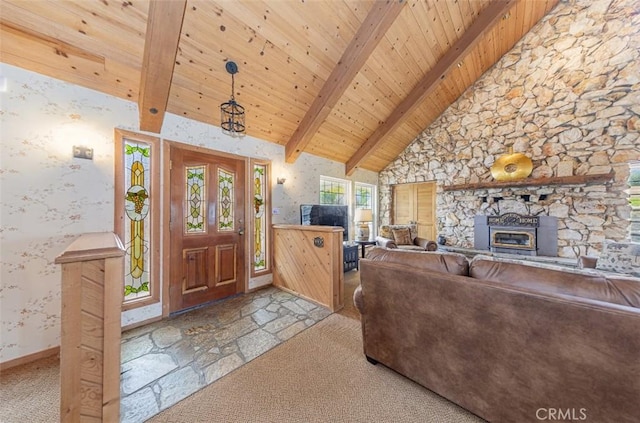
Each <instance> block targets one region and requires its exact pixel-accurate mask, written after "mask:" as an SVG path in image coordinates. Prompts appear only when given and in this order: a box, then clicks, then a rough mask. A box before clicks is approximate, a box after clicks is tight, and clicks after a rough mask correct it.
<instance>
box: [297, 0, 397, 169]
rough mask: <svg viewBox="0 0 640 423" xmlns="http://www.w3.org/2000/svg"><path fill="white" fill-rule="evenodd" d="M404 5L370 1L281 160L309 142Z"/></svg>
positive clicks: (299, 151)
mask: <svg viewBox="0 0 640 423" xmlns="http://www.w3.org/2000/svg"><path fill="white" fill-rule="evenodd" d="M405 4H406V2H405V1H404V0H387V1H386V2H374V5H373V7H372V8H371V10H370V11H369V14H368V15H367V17H366V18H365V20H364V21H363V22H362V25H360V28H358V32H356V35H355V36H354V37H353V39H352V40H351V42H350V43H349V45H348V46H347V48H346V50H345V51H344V53H343V54H342V57H341V58H340V60H339V61H338V64H337V65H336V66H335V67H334V68H333V71H332V72H331V75H329V78H328V79H327V81H326V82H325V83H324V85H323V86H322V88H321V89H320V92H319V93H318V96H317V97H316V98H315V100H314V101H313V103H312V104H311V107H310V108H309V110H307V113H306V114H305V116H304V118H302V121H300V125H299V126H298V128H297V129H296V130H295V132H294V133H293V136H292V137H291V139H290V140H289V141H288V142H287V145H286V146H285V161H286V162H287V163H293V162H295V161H296V159H297V158H298V157H299V156H300V154H301V153H302V151H304V149H305V147H306V146H307V145H308V144H309V141H311V138H312V137H313V136H314V134H315V133H316V131H317V130H318V128H319V127H320V125H321V124H322V122H324V120H325V119H326V118H327V116H329V113H330V112H331V109H333V106H335V104H336V103H337V102H338V100H339V99H340V97H341V96H342V94H344V92H345V91H346V90H347V88H348V87H349V84H351V81H353V78H355V76H356V75H357V74H358V72H360V70H361V68H362V66H364V64H365V62H366V61H367V59H368V58H369V56H370V55H371V53H373V51H374V50H375V48H376V46H377V45H378V43H379V42H380V40H382V37H384V34H385V33H386V32H387V30H388V29H389V28H390V27H391V25H392V24H393V22H394V21H395V20H396V18H397V17H398V15H399V14H400V11H401V10H402V8H403V7H404V5H405Z"/></svg>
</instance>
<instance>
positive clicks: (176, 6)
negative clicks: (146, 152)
mask: <svg viewBox="0 0 640 423" xmlns="http://www.w3.org/2000/svg"><path fill="white" fill-rule="evenodd" d="M186 5H187V0H171V1H163V0H152V1H151V3H150V4H149V16H148V20H147V33H146V39H145V43H144V59H143V62H142V71H141V75H140V93H139V95H138V109H139V112H140V129H141V130H143V131H149V132H156V133H159V132H160V130H161V129H162V121H163V120H164V113H165V111H166V109H167V102H168V100H169V89H170V88H171V78H172V76H173V67H174V66H175V62H176V54H177V52H178V41H179V40H180V31H181V30H182V21H183V19H184V12H185V7H186Z"/></svg>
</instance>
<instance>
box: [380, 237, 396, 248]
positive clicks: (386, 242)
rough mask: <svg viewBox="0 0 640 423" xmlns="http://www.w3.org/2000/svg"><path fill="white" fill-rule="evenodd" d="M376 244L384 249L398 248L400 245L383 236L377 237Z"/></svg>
mask: <svg viewBox="0 0 640 423" xmlns="http://www.w3.org/2000/svg"><path fill="white" fill-rule="evenodd" d="M376 244H378V246H379V247H382V248H398V245H397V244H396V242H395V241H394V240H393V239H390V238H385V237H383V236H377V237H376Z"/></svg>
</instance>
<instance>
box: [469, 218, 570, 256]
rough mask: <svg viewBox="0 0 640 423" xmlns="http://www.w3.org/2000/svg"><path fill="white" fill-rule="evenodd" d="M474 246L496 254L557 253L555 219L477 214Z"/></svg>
mask: <svg viewBox="0 0 640 423" xmlns="http://www.w3.org/2000/svg"><path fill="white" fill-rule="evenodd" d="M474 247H475V248H476V249H478V250H490V251H491V252H495V253H508V254H521V255H529V256H537V255H542V256H552V257H555V256H557V255H558V221H557V219H556V218H555V217H552V216H521V215H519V214H518V213H505V214H503V215H500V216H476V217H475V225H474Z"/></svg>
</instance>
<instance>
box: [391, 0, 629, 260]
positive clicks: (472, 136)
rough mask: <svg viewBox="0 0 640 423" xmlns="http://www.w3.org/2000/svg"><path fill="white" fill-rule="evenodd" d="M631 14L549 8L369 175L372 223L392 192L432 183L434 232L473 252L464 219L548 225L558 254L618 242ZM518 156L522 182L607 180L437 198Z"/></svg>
mask: <svg viewBox="0 0 640 423" xmlns="http://www.w3.org/2000/svg"><path fill="white" fill-rule="evenodd" d="M639 56H640V6H638V3H637V1H635V0H615V1H611V0H605V1H586V0H585V1H562V0H561V1H560V3H559V4H558V6H557V7H556V8H555V9H554V10H553V11H552V12H551V13H550V14H549V15H548V16H547V17H545V18H544V19H543V20H542V21H541V22H539V23H538V25H536V26H535V27H534V28H533V30H532V31H531V32H530V33H528V34H527V35H525V37H524V38H523V39H522V40H521V41H520V42H519V43H518V44H516V46H515V47H514V48H513V49H512V50H511V51H510V52H508V53H507V54H506V55H505V56H504V57H503V58H502V59H501V60H500V61H499V62H498V63H497V64H496V65H495V66H494V67H493V68H491V69H490V70H489V71H487V72H486V73H485V74H484V75H483V76H482V77H481V78H480V79H479V80H478V81H477V82H476V83H475V84H474V85H473V86H472V87H470V88H469V89H468V90H466V91H465V92H464V93H463V95H462V96H461V97H460V98H459V99H458V100H457V101H456V102H455V103H454V104H453V105H452V106H451V107H449V108H448V109H447V110H446V111H445V112H444V113H443V114H442V115H441V116H440V117H439V118H438V119H437V120H436V121H435V122H434V123H433V124H432V125H431V126H429V127H428V128H427V129H426V130H425V131H424V132H423V133H422V134H421V135H420V136H419V137H418V138H416V139H415V140H414V141H413V142H412V144H411V145H409V146H408V147H407V149H406V150H405V151H404V152H403V153H402V154H401V155H400V156H399V157H398V158H397V159H396V160H395V161H394V162H393V163H391V164H390V165H389V166H388V167H387V168H386V169H384V170H383V171H382V172H381V173H380V212H381V213H380V215H381V220H382V223H383V224H384V223H389V221H390V216H391V194H392V191H391V189H392V185H393V184H401V183H410V182H423V181H436V182H437V183H438V193H437V226H438V233H439V234H442V235H444V236H445V237H446V239H447V245H454V246H460V247H473V217H474V215H476V214H484V215H495V214H503V213H507V212H516V213H520V214H525V215H549V216H556V217H557V218H558V223H559V241H558V255H559V256H561V257H576V256H578V255H584V254H589V255H598V252H599V250H600V249H601V245H602V241H603V240H604V239H616V240H619V239H623V238H625V237H626V236H627V233H628V226H629V214H630V207H629V205H628V200H627V197H628V195H627V193H626V192H625V190H626V189H627V188H628V186H627V180H628V177H629V162H631V161H634V160H640V57H639ZM509 147H513V150H514V152H522V153H525V154H526V155H527V156H528V157H530V158H531V159H532V161H533V165H534V169H533V173H532V175H531V176H530V178H542V177H551V176H559V175H560V176H562V175H566V174H567V173H568V174H573V175H585V174H602V173H608V172H610V171H613V172H615V177H614V178H613V179H612V180H611V181H609V182H606V183H597V184H590V185H588V184H582V185H566V186H563V185H559V186H545V185H544V184H542V185H539V186H530V187H519V188H502V189H498V188H488V189H481V190H458V191H443V190H442V185H452V184H464V183H475V182H488V181H492V180H493V178H492V177H491V173H490V170H489V168H490V166H491V165H492V164H493V162H494V161H495V160H496V159H497V158H498V157H499V156H500V155H502V154H505V153H508V150H509Z"/></svg>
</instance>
